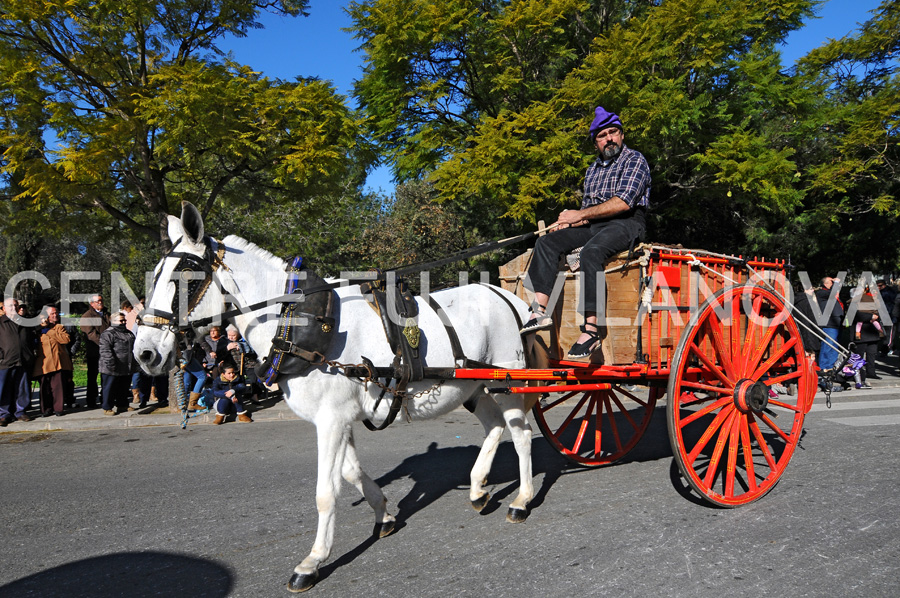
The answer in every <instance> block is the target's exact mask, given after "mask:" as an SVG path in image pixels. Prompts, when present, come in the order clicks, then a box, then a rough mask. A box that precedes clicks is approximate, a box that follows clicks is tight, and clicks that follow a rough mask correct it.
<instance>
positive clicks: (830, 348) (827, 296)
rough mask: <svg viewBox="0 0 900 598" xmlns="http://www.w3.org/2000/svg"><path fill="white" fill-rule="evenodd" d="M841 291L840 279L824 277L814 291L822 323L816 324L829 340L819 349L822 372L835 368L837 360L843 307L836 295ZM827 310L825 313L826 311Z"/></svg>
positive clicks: (822, 343) (823, 342)
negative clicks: (832, 301) (829, 303)
mask: <svg viewBox="0 0 900 598" xmlns="http://www.w3.org/2000/svg"><path fill="white" fill-rule="evenodd" d="M840 289H841V279H840V278H832V277H830V276H826V277H825V278H823V279H822V284H821V286H820V287H819V289H818V290H816V293H815V295H816V301H817V302H818V304H819V311H820V312H821V313H822V318H823V320H824V322H817V324H819V325H820V326H821V327H822V332H824V333H825V335H826V336H827V337H828V338H829V339H830V342H829V341H824V340H823V341H822V342H821V348H820V349H819V361H818V363H819V368H821V369H822V370H830V369H831V368H833V367H834V366H835V364H836V363H837V360H838V351H837V347H838V341H837V339H838V334H839V333H840V330H841V326H842V320H843V319H844V305H843V303H841V301H840V299H839V298H838V295H839V293H840ZM832 296H833V297H834V303H833V304H832V305H831V309H830V310H828V302H829V301H830V300H831V298H832ZM826 310H827V311H826Z"/></svg>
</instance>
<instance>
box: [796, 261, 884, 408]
mask: <svg viewBox="0 0 900 598" xmlns="http://www.w3.org/2000/svg"><path fill="white" fill-rule="evenodd" d="M876 287H877V288H875V289H870V288H869V287H868V286H866V287H865V288H862V289H860V288H859V287H856V288H855V289H853V290H852V291H851V289H849V288H847V287H844V286H843V281H842V280H841V279H840V278H836V277H830V276H826V277H825V278H823V279H822V280H821V282H820V283H819V285H818V286H817V287H810V288H808V289H805V291H806V298H807V300H806V301H805V302H803V301H801V302H798V307H799V308H800V311H801V312H802V313H803V314H804V315H805V316H807V318H808V319H811V320H814V321H816V322H817V324H818V326H819V329H820V330H821V334H820V335H814V334H810V332H809V331H806V330H804V331H802V332H803V334H802V336H803V344H804V346H805V347H806V351H807V352H808V353H811V354H815V357H816V363H817V364H818V366H819V369H820V370H821V372H822V373H823V374H825V375H820V377H819V386H820V388H821V389H822V390H828V389H829V384H830V385H831V388H830V390H831V391H832V392H838V391H842V390H846V389H849V388H852V387H855V388H857V389H869V388H872V386H871V384H869V380H873V379H874V380H878V379H880V378H881V376H880V375H879V374H878V371H877V370H876V368H875V360H876V358H877V357H878V356H879V355H881V356H886V355H895V354H898V353H900V341H898V339H897V338H896V337H897V334H896V328H897V327H895V326H894V325H893V323H894V322H897V321H898V320H900V293H898V292H897V289H896V288H894V286H893V285H891V284H889V283H888V282H887V281H885V280H883V279H880V280H878V281H877V282H876ZM854 293H861V296H859V297H856V296H855V295H854ZM877 299H880V302H879V301H878V300H877ZM851 303H855V304H856V307H857V308H856V309H855V310H849V309H848V308H849V306H850V304H851ZM813 304H814V305H815V306H816V309H815V310H814V309H812V308H811V305H813ZM882 308H883V309H882ZM851 311H852V313H851ZM884 311H887V312H889V313H890V320H889V321H885V320H882V318H881V315H880V314H883V313H884ZM817 312H818V313H817ZM851 316H852V319H851ZM805 319H806V318H805ZM829 381H830V382H829Z"/></svg>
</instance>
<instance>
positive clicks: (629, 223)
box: [525, 209, 645, 313]
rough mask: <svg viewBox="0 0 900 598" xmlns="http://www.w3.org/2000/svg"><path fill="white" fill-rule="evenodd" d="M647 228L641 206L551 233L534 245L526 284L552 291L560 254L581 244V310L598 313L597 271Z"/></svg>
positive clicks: (640, 235) (533, 289) (532, 287)
mask: <svg viewBox="0 0 900 598" xmlns="http://www.w3.org/2000/svg"><path fill="white" fill-rule="evenodd" d="M644 230H645V225H644V210H643V209H638V210H636V211H635V213H634V214H629V215H628V216H625V217H620V218H615V219H613V220H604V221H601V222H595V223H593V224H591V225H590V226H578V227H575V228H566V229H563V230H559V231H554V232H551V233H548V234H546V235H544V236H543V237H541V238H539V239H538V241H537V243H536V244H535V246H534V253H533V254H532V257H531V265H530V266H529V268H528V276H527V277H526V279H525V285H526V286H529V287H530V288H531V290H532V291H534V292H536V293H544V294H545V295H548V296H549V295H552V291H553V284H554V283H555V282H556V274H557V272H558V271H559V260H560V258H561V257H562V256H563V255H565V254H567V253H569V252H570V251H572V250H573V249H578V248H579V247H581V248H582V249H581V255H580V258H579V261H580V262H581V268H580V269H581V273H582V274H581V276H582V278H581V293H582V297H583V299H582V302H581V306H582V309H581V311H582V313H598V309H597V308H598V302H597V291H596V289H597V279H598V274H599V273H601V272H603V268H604V266H605V265H606V262H607V261H608V260H609V258H611V257H612V256H614V255H616V254H617V253H619V252H620V251H624V250H626V249H629V248H630V247H631V246H632V244H633V243H634V242H635V241H637V240H638V239H640V238H641V237H643V236H644ZM600 307H604V306H600Z"/></svg>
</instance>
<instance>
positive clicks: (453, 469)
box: [319, 417, 677, 579]
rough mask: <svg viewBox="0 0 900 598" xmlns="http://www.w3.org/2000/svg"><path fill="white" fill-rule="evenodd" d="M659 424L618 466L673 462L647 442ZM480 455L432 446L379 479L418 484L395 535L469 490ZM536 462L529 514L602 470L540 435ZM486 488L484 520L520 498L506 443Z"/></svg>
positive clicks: (341, 561) (346, 558)
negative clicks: (574, 481)
mask: <svg viewBox="0 0 900 598" xmlns="http://www.w3.org/2000/svg"><path fill="white" fill-rule="evenodd" d="M660 424H661V425H662V426H665V422H664V420H662V419H661V418H656V417H654V420H653V423H651V425H650V429H648V434H647V435H645V437H644V439H642V441H641V442H640V443H639V444H638V446H637V447H635V449H634V451H632V453H630V454H629V455H628V456H627V457H626V458H625V459H623V460H622V461H620V462H619V463H627V462H634V461H649V460H657V459H661V458H666V457H671V455H672V452H671V449H670V448H669V446H668V442H660V441H659V440H658V439H652V440H651V439H649V438H648V437H647V436H649V433H652V432H653V431H654V428H658V427H659V425H660ZM663 429H664V428H663ZM662 438H663V439H665V436H664V435H663V436H662ZM479 450H480V449H479V447H478V446H475V445H469V446H451V447H439V446H438V443H437V442H432V443H431V444H429V445H428V449H427V450H426V451H425V452H424V453H420V454H417V455H412V456H410V457H407V458H406V459H404V460H403V461H402V462H401V463H400V464H399V465H397V467H395V468H394V469H392V470H390V471H388V472H387V473H385V474H384V475H382V476H380V477H379V478H377V479H376V480H375V482H376V483H377V484H378V485H379V486H380V487H382V488H384V487H386V486H388V485H389V484H391V483H392V482H396V481H399V480H403V479H407V478H408V479H411V480H412V481H413V486H412V488H410V490H409V491H408V492H407V493H406V494H405V495H404V496H403V497H402V498H400V500H399V501H398V502H397V503H396V505H397V513H396V515H395V516H396V519H397V525H396V528H395V529H396V530H398V531H399V530H400V529H402V528H403V527H405V526H406V522H407V521H409V520H410V519H411V518H412V517H413V516H414V515H415V514H416V513H418V512H419V511H421V510H423V509H425V508H427V507H428V506H430V505H431V504H433V503H434V502H436V501H437V500H439V499H440V498H441V497H443V496H444V495H446V494H448V493H450V492H453V491H457V490H466V489H468V488H469V484H470V480H469V473H470V471H471V469H472V466H473V465H474V463H475V459H476V458H477V457H478V452H479ZM531 456H532V473H533V476H534V477H535V478H537V477H540V476H543V477H542V480H541V483H540V485H539V486H538V487H537V488H536V489H535V495H534V498H533V499H532V501H531V503H530V504H529V511H532V510H534V509H537V508H539V507H540V506H541V505H542V504H543V502H544V500H545V499H546V497H547V496H548V495H549V493H550V490H551V489H552V488H553V486H554V485H556V483H557V482H558V481H559V480H560V479H561V478H562V477H563V476H565V475H573V474H582V473H584V474H588V475H590V474H592V473H593V474H597V472H596V471H594V470H595V469H597V468H590V467H584V466H582V465H579V464H577V463H574V462H572V461H570V460H568V459H566V458H565V457H563V456H562V455H560V454H559V453H558V452H557V451H556V450H555V449H554V448H553V447H552V446H551V445H550V444H549V443H548V442H547V441H546V440H545V439H544V438H543V437H542V436H540V435H537V436H535V437H534V439H533V440H532V443H531ZM487 486H488V487H490V489H491V498H490V500H489V501H488V503H487V505H485V507H484V508H483V509H482V510H481V514H482V515H489V514H491V513H493V512H495V511H497V510H498V509H500V508H501V506H502V505H503V501H504V500H505V499H507V498H509V497H510V495H512V494H513V493H514V492H516V491H517V489H518V487H519V469H518V458H517V456H516V452H515V448H514V447H513V443H512V442H511V441H509V440H507V441H504V442H502V443H501V444H500V446H499V448H498V450H497V454H496V456H495V458H494V463H493V467H492V468H491V472H490V474H489V475H488V479H487ZM676 489H677V487H676ZM466 499H468V495H466ZM364 502H365V501H364V499H362V498H360V499H358V500H356V501H354V503H353V504H354V505H355V506H356V505H360V504H364ZM377 540H378V536H377V526H376V528H375V533H373V535H371V536H370V537H368V538H367V539H366V540H364V541H363V542H361V543H360V544H359V545H358V546H356V547H355V548H354V549H352V550H350V551H349V552H347V553H345V554H343V555H341V556H340V557H338V558H337V559H336V560H335V561H333V562H331V563H329V564H328V565H326V566H324V567H323V568H322V569H320V571H319V572H320V575H321V576H322V579H324V578H325V577H327V576H328V575H329V574H330V573H331V572H333V571H334V570H336V569H337V568H339V567H342V566H344V565H347V564H349V563H351V562H353V560H355V559H356V558H357V557H358V556H360V555H361V554H363V553H364V552H365V551H366V550H368V549H369V547H370V546H372V545H373V544H374V543H375V542H376V541H377Z"/></svg>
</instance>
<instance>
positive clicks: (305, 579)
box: [287, 571, 319, 594]
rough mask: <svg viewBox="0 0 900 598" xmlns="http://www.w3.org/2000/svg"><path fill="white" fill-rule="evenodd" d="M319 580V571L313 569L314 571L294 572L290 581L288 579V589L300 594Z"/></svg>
mask: <svg viewBox="0 0 900 598" xmlns="http://www.w3.org/2000/svg"><path fill="white" fill-rule="evenodd" d="M317 581H319V572H318V571H313V572H312V573H310V574H308V575H306V574H300V573H294V574H293V575H291V579H290V581H288V584H287V589H288V590H289V591H291V592H294V593H295V594H299V593H300V592H305V591H306V590H308V589H310V588H311V587H313V586H314V585H316V582H317Z"/></svg>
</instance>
